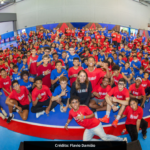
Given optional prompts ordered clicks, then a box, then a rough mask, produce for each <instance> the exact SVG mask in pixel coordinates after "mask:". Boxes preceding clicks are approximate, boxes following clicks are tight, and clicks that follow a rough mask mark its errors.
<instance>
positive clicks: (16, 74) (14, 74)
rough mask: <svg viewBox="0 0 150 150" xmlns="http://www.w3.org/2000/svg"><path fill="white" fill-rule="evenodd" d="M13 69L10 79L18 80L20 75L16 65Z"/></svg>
mask: <svg viewBox="0 0 150 150" xmlns="http://www.w3.org/2000/svg"><path fill="white" fill-rule="evenodd" d="M13 70H14V73H13V75H12V80H17V81H19V80H20V79H21V77H20V73H19V72H18V66H17V65H14V67H13Z"/></svg>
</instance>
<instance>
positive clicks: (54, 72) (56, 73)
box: [51, 69, 70, 84]
mask: <svg viewBox="0 0 150 150" xmlns="http://www.w3.org/2000/svg"><path fill="white" fill-rule="evenodd" d="M62 73H63V74H64V76H65V77H67V79H68V84H70V81H69V77H68V72H67V70H65V69H62V70H61V73H58V72H57V69H54V70H52V72H51V79H52V80H55V79H56V78H57V77H59V76H60V75H61V74H62ZM56 83H57V84H59V80H58V81H57V82H56Z"/></svg>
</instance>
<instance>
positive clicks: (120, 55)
mask: <svg viewBox="0 0 150 150" xmlns="http://www.w3.org/2000/svg"><path fill="white" fill-rule="evenodd" d="M122 58H123V56H122V54H119V63H118V65H119V67H120V71H121V69H122V67H124V65H125V61H124V60H122Z"/></svg>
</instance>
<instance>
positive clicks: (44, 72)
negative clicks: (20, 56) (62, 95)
mask: <svg viewBox="0 0 150 150" xmlns="http://www.w3.org/2000/svg"><path fill="white" fill-rule="evenodd" d="M49 60H50V58H49V55H43V57H42V62H43V64H41V65H40V66H39V67H38V68H37V76H39V75H41V76H42V77H43V78H42V81H43V85H46V86H48V87H49V88H50V87H51V80H50V75H51V71H52V68H51V64H49V63H48V62H49Z"/></svg>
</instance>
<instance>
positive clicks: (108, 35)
mask: <svg viewBox="0 0 150 150" xmlns="http://www.w3.org/2000/svg"><path fill="white" fill-rule="evenodd" d="M106 37H108V41H111V33H107V34H106Z"/></svg>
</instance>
